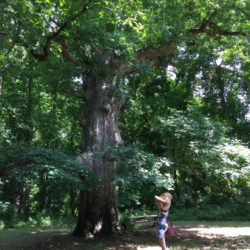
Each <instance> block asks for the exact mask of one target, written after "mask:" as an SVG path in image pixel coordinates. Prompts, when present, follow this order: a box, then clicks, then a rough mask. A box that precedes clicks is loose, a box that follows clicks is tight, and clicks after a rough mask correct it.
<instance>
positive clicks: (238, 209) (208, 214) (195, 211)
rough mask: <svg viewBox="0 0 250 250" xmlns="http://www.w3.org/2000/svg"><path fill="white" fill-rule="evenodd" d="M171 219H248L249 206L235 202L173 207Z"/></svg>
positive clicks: (249, 218)
mask: <svg viewBox="0 0 250 250" xmlns="http://www.w3.org/2000/svg"><path fill="white" fill-rule="evenodd" d="M171 220H173V221H178V220H184V221H188V220H191V221H202V220H204V221H249V220H250V217H249V207H248V206H243V205H239V204H235V203H231V204H230V203H224V204H222V205H203V206H201V207H196V208H183V207H182V208H177V209H175V208H173V209H172V211H171Z"/></svg>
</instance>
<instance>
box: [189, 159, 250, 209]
mask: <svg viewBox="0 0 250 250" xmlns="http://www.w3.org/2000/svg"><path fill="white" fill-rule="evenodd" d="M185 166H187V167H188V168H189V169H190V170H191V171H192V173H193V174H194V176H195V177H196V178H197V179H198V180H200V181H201V182H203V183H204V184H206V185H207V186H209V187H211V188H213V189H215V190H218V191H221V192H224V193H228V194H230V195H231V196H232V197H233V198H234V199H235V200H237V201H239V202H240V203H242V204H247V205H249V204H250V202H248V201H244V200H242V199H240V198H239V197H238V196H236V195H235V194H234V193H232V191H231V190H230V189H227V188H225V187H219V186H217V185H215V184H213V183H210V182H208V181H206V180H205V179H204V178H202V177H201V176H200V175H199V174H198V173H197V171H196V170H195V169H194V168H192V167H191V166H190V165H189V164H187V163H186V164H185Z"/></svg>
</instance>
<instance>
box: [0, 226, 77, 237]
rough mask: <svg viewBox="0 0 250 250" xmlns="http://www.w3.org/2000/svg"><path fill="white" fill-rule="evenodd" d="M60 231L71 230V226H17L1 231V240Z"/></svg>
mask: <svg viewBox="0 0 250 250" xmlns="http://www.w3.org/2000/svg"><path fill="white" fill-rule="evenodd" d="M72 226H73V225H72ZM59 230H69V226H68V225H53V226H52V225H50V226H47V225H42V226H37V225H31V224H27V225H20V226H16V227H15V228H6V229H0V240H1V239H2V238H7V237H17V236H19V235H21V234H35V233H39V232H50V231H59Z"/></svg>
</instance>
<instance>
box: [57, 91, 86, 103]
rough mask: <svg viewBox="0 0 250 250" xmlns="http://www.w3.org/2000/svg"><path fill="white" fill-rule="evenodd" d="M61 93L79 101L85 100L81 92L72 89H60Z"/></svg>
mask: <svg viewBox="0 0 250 250" xmlns="http://www.w3.org/2000/svg"><path fill="white" fill-rule="evenodd" d="M62 93H64V94H67V95H71V96H75V97H78V98H80V99H83V100H84V99H85V97H84V94H83V93H82V92H81V91H78V90H74V89H62Z"/></svg>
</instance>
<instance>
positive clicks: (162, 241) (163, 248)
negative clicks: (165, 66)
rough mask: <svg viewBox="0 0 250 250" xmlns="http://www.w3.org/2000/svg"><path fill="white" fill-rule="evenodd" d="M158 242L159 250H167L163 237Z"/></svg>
mask: <svg viewBox="0 0 250 250" xmlns="http://www.w3.org/2000/svg"><path fill="white" fill-rule="evenodd" d="M159 241H160V245H161V249H162V250H167V249H168V248H167V247H166V241H165V237H162V238H159Z"/></svg>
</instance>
